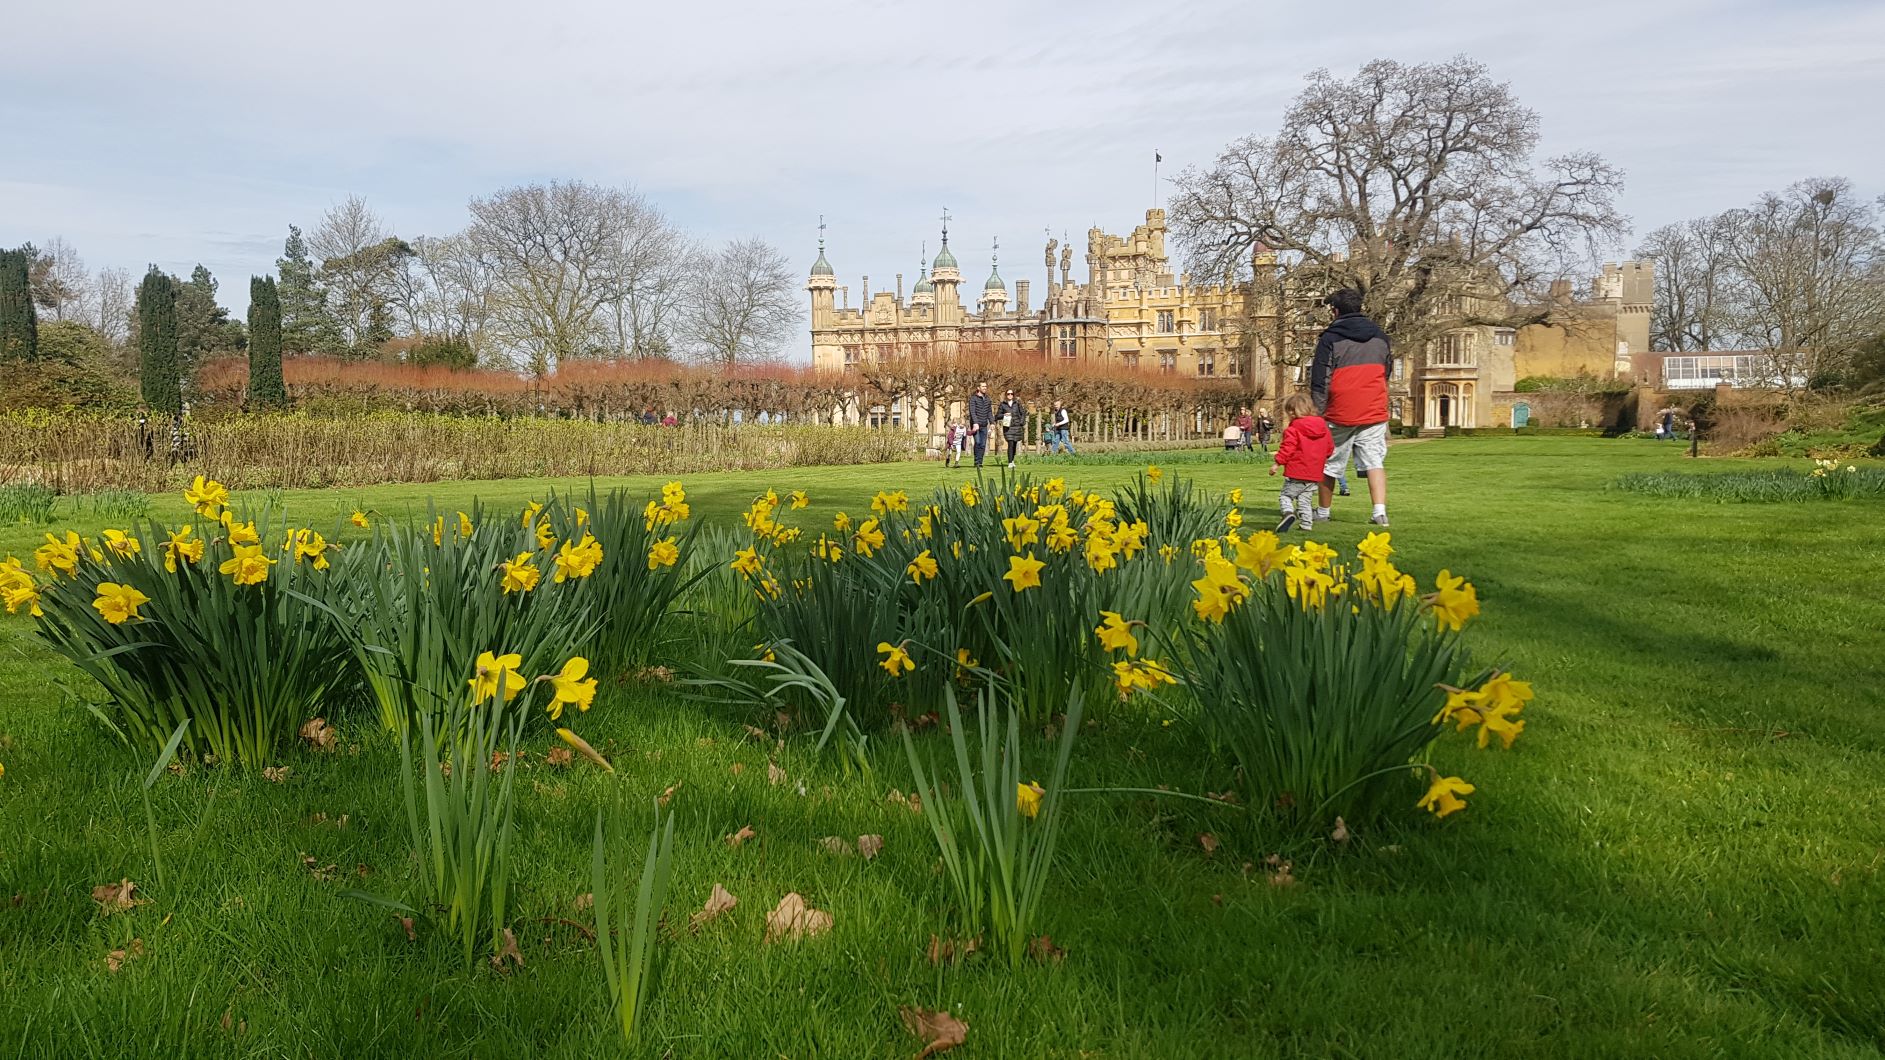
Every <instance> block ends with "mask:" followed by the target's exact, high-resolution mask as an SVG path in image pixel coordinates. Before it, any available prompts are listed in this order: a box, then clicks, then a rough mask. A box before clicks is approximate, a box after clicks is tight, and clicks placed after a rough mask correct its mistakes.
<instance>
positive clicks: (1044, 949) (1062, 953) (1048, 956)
mask: <svg viewBox="0 0 1885 1060" xmlns="http://www.w3.org/2000/svg"><path fill="white" fill-rule="evenodd" d="M1028 956H1030V957H1032V958H1034V959H1035V960H1037V961H1040V962H1041V963H1042V964H1045V963H1047V962H1048V961H1058V960H1063V959H1065V958H1066V956H1067V951H1066V950H1063V949H1061V948H1060V947H1059V946H1056V945H1054V940H1053V938H1052V937H1051V936H1048V935H1036V936H1034V937H1033V938H1031V939H1029V940H1028Z"/></svg>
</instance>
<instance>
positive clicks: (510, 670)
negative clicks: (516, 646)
mask: <svg viewBox="0 0 1885 1060" xmlns="http://www.w3.org/2000/svg"><path fill="white" fill-rule="evenodd" d="M523 664H524V657H523V656H522V655H519V654H517V653H516V652H512V653H511V654H509V655H498V654H496V653H495V652H488V651H487V652H480V653H479V654H478V663H477V669H476V670H475V672H474V673H473V675H472V678H471V680H470V682H469V684H470V685H471V703H472V705H473V706H477V705H478V704H480V703H483V702H484V701H485V700H487V699H490V698H491V697H493V696H499V695H501V696H503V698H504V702H506V703H509V702H510V701H511V700H513V699H516V698H517V693H519V692H522V691H523V690H524V686H525V685H527V684H529V683H530V682H528V681H526V680H524V675H523V674H520V673H518V672H517V668H518V667H519V666H522V665H523Z"/></svg>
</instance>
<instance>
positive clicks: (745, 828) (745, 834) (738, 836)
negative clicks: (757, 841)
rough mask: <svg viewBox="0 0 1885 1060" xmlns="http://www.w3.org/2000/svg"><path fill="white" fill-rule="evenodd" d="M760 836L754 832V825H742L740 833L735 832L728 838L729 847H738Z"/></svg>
mask: <svg viewBox="0 0 1885 1060" xmlns="http://www.w3.org/2000/svg"><path fill="white" fill-rule="evenodd" d="M758 834H759V833H758V832H755V831H753V826H752V825H750V824H746V825H741V826H740V830H739V831H737V832H734V833H733V834H732V835H730V836H727V837H726V840H727V846H730V847H737V846H739V845H740V844H741V843H744V842H746V841H747V840H748V839H751V838H753V837H754V836H756V835H758Z"/></svg>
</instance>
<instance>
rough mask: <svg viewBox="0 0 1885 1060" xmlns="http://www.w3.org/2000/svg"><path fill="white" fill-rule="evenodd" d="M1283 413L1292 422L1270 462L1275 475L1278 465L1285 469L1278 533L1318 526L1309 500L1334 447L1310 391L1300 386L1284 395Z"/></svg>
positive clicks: (1280, 499)
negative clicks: (1281, 518)
mask: <svg viewBox="0 0 1885 1060" xmlns="http://www.w3.org/2000/svg"><path fill="white" fill-rule="evenodd" d="M1283 415H1285V416H1287V417H1289V424H1288V425H1287V426H1285V427H1284V428H1283V438H1282V440H1281V441H1279V442H1277V443H1276V459H1275V460H1273V461H1272V462H1271V463H1270V474H1272V475H1274V474H1276V469H1277V468H1279V467H1280V468H1282V469H1283V491H1282V493H1280V494H1279V495H1278V496H1277V506H1278V507H1279V508H1281V509H1282V510H1283V521H1282V522H1280V523H1277V524H1276V532H1277V533H1279V534H1286V533H1288V532H1289V531H1290V530H1291V529H1292V528H1295V527H1301V528H1302V529H1304V530H1311V529H1314V528H1315V525H1316V511H1315V508H1314V507H1313V506H1312V505H1311V503H1310V502H1311V499H1312V498H1313V497H1314V495H1315V493H1316V490H1317V489H1318V488H1320V487H1321V485H1322V479H1323V471H1324V469H1326V468H1327V467H1328V463H1329V454H1331V453H1333V452H1334V451H1335V442H1334V440H1333V439H1332V438H1331V437H1330V436H1329V424H1328V421H1326V420H1324V419H1323V418H1322V417H1320V416H1318V415H1316V403H1315V401H1313V400H1312V399H1311V398H1310V397H1309V395H1308V394H1305V393H1303V392H1302V391H1300V390H1298V391H1297V392H1296V393H1294V394H1291V395H1290V396H1288V397H1286V398H1284V399H1283Z"/></svg>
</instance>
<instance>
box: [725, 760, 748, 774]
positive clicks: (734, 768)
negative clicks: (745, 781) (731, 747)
mask: <svg viewBox="0 0 1885 1060" xmlns="http://www.w3.org/2000/svg"><path fill="white" fill-rule="evenodd" d="M727 772H729V773H731V774H733V775H734V776H736V777H737V776H739V775H740V774H741V773H744V772H746V763H745V762H735V763H733V764H732V765H730V766H728V767H727Z"/></svg>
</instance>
